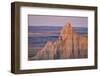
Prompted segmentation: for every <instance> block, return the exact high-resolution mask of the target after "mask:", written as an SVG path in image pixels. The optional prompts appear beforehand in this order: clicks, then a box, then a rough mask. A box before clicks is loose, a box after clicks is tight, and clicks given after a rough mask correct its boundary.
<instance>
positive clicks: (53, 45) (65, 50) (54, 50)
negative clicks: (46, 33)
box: [32, 23, 88, 60]
mask: <svg viewBox="0 0 100 76" xmlns="http://www.w3.org/2000/svg"><path fill="white" fill-rule="evenodd" d="M87 42H88V39H87V37H83V36H78V34H77V33H75V32H74V31H73V29H72V25H71V23H67V24H65V25H64V27H63V28H62V29H61V31H60V34H59V37H58V39H57V40H56V41H54V42H52V41H48V42H47V43H46V44H45V46H44V47H43V48H42V49H41V50H40V51H39V52H38V53H37V54H36V55H35V56H34V57H33V58H32V59H35V60H46V59H71V58H72V59H75V58H86V57H87V54H88V53H87V47H88V43H87Z"/></svg>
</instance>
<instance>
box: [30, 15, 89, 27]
mask: <svg viewBox="0 0 100 76" xmlns="http://www.w3.org/2000/svg"><path fill="white" fill-rule="evenodd" d="M67 22H71V24H72V27H87V26H88V17H75V16H50V15H48V16H47V15H29V16H28V26H63V25H64V24H65V23H67Z"/></svg>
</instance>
